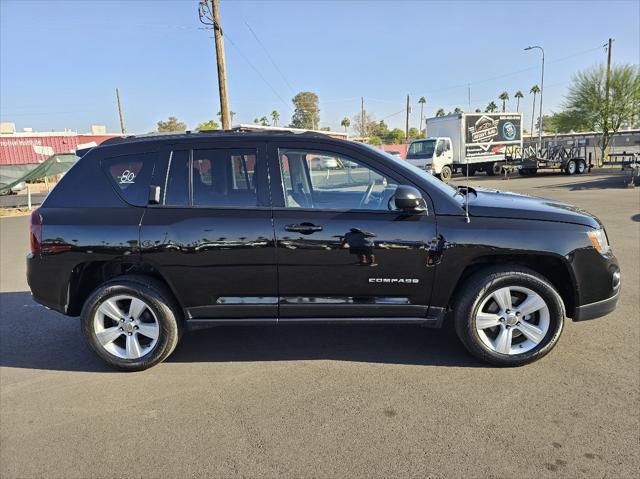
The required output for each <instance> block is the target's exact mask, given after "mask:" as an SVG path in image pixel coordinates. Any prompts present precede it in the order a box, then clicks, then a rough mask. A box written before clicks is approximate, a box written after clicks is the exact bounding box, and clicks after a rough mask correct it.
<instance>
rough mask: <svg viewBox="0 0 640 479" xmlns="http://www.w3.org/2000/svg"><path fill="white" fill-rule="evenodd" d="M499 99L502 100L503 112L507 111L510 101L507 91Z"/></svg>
mask: <svg viewBox="0 0 640 479" xmlns="http://www.w3.org/2000/svg"><path fill="white" fill-rule="evenodd" d="M498 99H500V100H502V112H503V113H504V112H505V111H506V106H507V101H508V100H509V94H508V93H507V92H506V91H503V92H502V93H500V96H499V97H498Z"/></svg>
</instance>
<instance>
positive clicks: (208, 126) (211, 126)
mask: <svg viewBox="0 0 640 479" xmlns="http://www.w3.org/2000/svg"><path fill="white" fill-rule="evenodd" d="M219 129H220V125H218V122H217V121H215V120H209V121H205V122H203V123H200V124H199V125H198V126H196V130H198V131H209V130H219Z"/></svg>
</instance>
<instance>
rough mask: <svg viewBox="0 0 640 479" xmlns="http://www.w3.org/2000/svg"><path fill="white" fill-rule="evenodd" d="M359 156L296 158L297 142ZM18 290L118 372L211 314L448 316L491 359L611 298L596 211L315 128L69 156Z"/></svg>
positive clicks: (252, 317)
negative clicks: (442, 177)
mask: <svg viewBox="0 0 640 479" xmlns="http://www.w3.org/2000/svg"><path fill="white" fill-rule="evenodd" d="M317 156H321V157H322V156H327V157H331V158H337V159H339V160H340V161H341V162H348V163H349V164H351V163H352V164H354V165H357V167H356V168H348V169H343V170H339V171H337V172H335V173H332V174H331V175H318V174H316V175H312V174H310V171H309V167H310V162H309V159H310V158H314V157H317ZM30 228H31V232H30V237H31V252H30V253H29V255H28V258H27V266H28V270H27V276H28V281H29V285H30V287H31V291H32V293H33V297H34V299H35V300H36V301H38V302H40V303H41V304H43V305H45V306H47V307H49V308H52V309H54V310H56V311H59V312H61V313H63V314H66V315H69V316H80V324H81V326H82V332H83V333H84V336H85V338H86V340H87V342H88V343H89V345H90V346H91V347H92V348H93V350H94V351H95V352H96V353H97V355H98V356H100V357H101V358H102V359H103V360H105V361H106V362H107V363H109V364H110V365H112V366H114V367H116V368H120V369H123V370H140V369H145V368H148V367H150V366H153V365H154V364H157V363H158V362H160V361H162V360H164V359H165V358H167V357H168V356H169V355H170V354H171V352H172V351H173V350H174V348H175V347H176V344H177V343H178V341H179V339H180V336H181V334H182V332H183V331H184V330H187V329H198V328H201V327H205V326H216V325H222V324H226V325H229V324H279V323H315V322H332V323H339V322H355V323H391V324H401V323H414V324H421V325H424V326H428V327H440V326H442V325H443V324H444V323H445V322H453V325H454V326H455V329H456V331H457V333H458V335H459V337H460V339H461V340H462V342H463V344H464V345H465V346H466V347H467V349H468V350H469V351H470V352H471V353H472V354H474V355H476V356H477V357H479V358H481V359H483V360H485V361H487V362H489V363H492V364H495V365H503V366H518V365H522V364H526V363H529V362H531V361H534V360H536V359H538V358H540V357H542V356H544V355H545V354H547V353H548V352H549V351H550V350H551V349H552V348H553V347H554V346H555V344H556V343H557V341H558V338H559V337H560V334H561V332H562V329H563V325H564V322H565V317H567V316H568V317H570V318H572V319H573V320H574V321H581V320H585V319H591V318H596V317H599V316H603V315H605V314H607V313H609V312H610V311H612V310H613V309H614V308H615V307H616V303H617V301H618V296H619V291H620V270H619V267H618V263H617V261H616V258H615V256H614V255H613V252H612V250H611V248H610V246H609V243H608V239H607V234H606V232H605V230H604V227H603V225H602V223H601V222H600V221H599V220H598V219H596V218H595V217H594V216H592V215H590V214H588V213H586V212H584V211H582V210H580V209H578V208H575V207H573V206H570V205H568V204H564V203H559V202H556V201H551V200H544V199H541V198H534V197H529V196H524V195H517V194H513V193H506V192H499V191H491V190H480V189H478V190H476V189H473V188H469V187H467V188H461V187H458V188H454V187H452V186H449V185H446V184H445V183H443V182H441V181H439V180H437V179H435V178H434V177H433V176H432V175H430V174H428V173H426V172H425V171H424V170H422V169H419V168H416V167H414V166H412V165H410V164H408V163H407V162H405V161H401V160H398V159H397V158H395V157H393V156H391V155H387V154H385V153H384V152H382V151H381V150H378V149H375V148H373V147H369V146H367V145H363V144H360V143H356V142H349V141H344V140H336V139H332V138H329V137H327V136H325V135H322V134H319V133H318V134H313V133H308V134H290V133H276V132H240V133H234V132H208V133H194V134H177V135H172V136H162V137H153V136H151V137H139V138H136V137H132V138H117V139H111V140H107V141H106V142H104V143H103V144H102V145H101V146H99V147H96V148H93V149H92V150H91V151H89V152H88V153H87V154H86V155H85V156H83V157H82V158H81V159H80V160H78V162H77V163H76V165H75V166H74V167H73V168H72V169H71V170H69V172H68V173H67V174H66V175H65V176H64V178H63V179H62V180H61V181H60V182H59V183H58V185H57V186H56V187H55V188H54V189H53V190H52V191H51V193H50V194H49V196H48V197H47V198H46V200H45V201H44V203H43V204H42V206H41V207H40V208H39V209H38V210H36V211H34V212H33V214H32V216H31V226H30Z"/></svg>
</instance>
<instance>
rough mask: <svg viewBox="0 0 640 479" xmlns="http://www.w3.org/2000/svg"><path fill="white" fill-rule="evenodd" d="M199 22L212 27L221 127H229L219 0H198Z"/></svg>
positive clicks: (224, 128)
mask: <svg viewBox="0 0 640 479" xmlns="http://www.w3.org/2000/svg"><path fill="white" fill-rule="evenodd" d="M198 15H199V17H200V22H201V23H203V24H204V25H207V26H208V27H213V38H214V40H215V44H216V63H217V67H218V91H219V94H220V119H221V120H222V129H223V130H229V129H230V128H231V114H230V110H229V98H228V97H227V73H226V68H225V64H224V39H223V32H222V25H221V23H220V0H211V4H209V0H200V4H199V5H198Z"/></svg>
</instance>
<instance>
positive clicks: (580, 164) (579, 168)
mask: <svg viewBox="0 0 640 479" xmlns="http://www.w3.org/2000/svg"><path fill="white" fill-rule="evenodd" d="M586 170H587V164H586V163H585V161H584V160H578V165H577V172H578V174H579V175H581V174H582V173H584V172H585V171H586Z"/></svg>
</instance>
